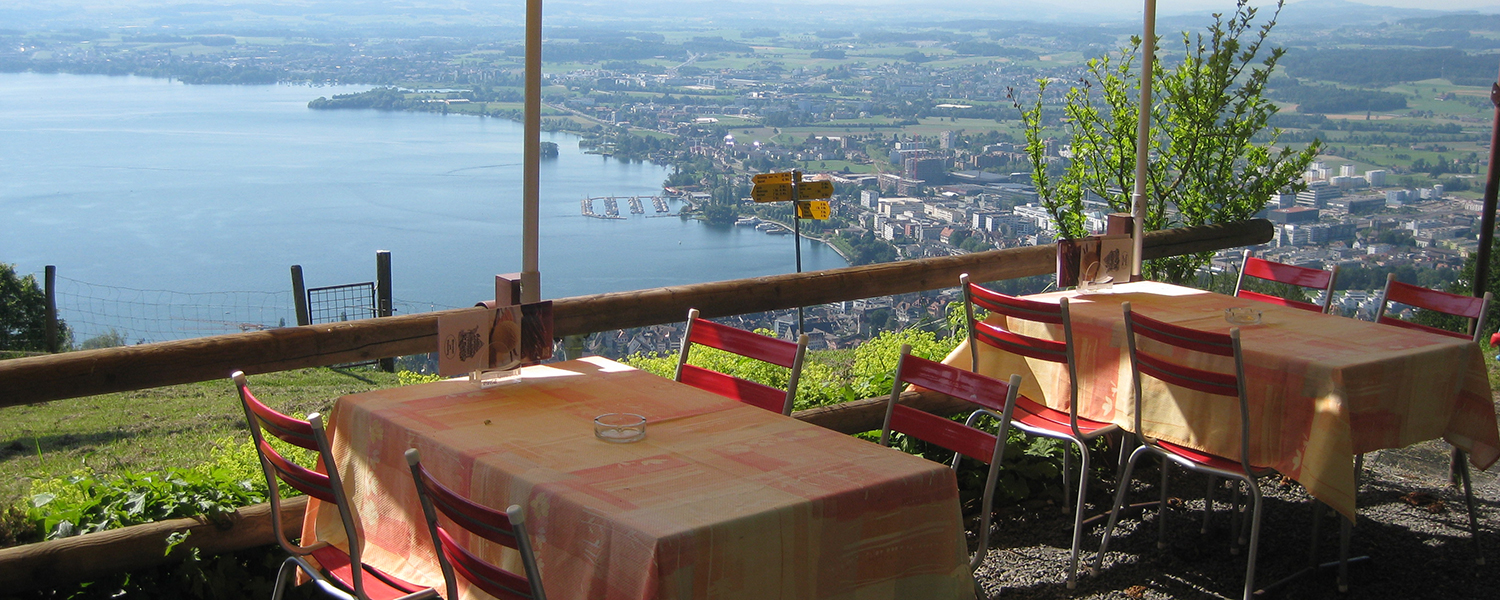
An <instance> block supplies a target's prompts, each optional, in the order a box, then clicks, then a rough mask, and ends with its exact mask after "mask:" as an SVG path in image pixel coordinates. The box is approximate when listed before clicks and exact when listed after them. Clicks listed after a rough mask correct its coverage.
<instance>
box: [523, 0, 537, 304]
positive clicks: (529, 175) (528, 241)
mask: <svg viewBox="0 0 1500 600" xmlns="http://www.w3.org/2000/svg"><path fill="white" fill-rule="evenodd" d="M524 83H525V89H524V92H525V104H524V105H523V107H522V108H523V114H522V137H523V143H522V155H521V162H522V164H523V166H522V181H521V302H523V303H532V302H541V300H542V274H541V269H540V266H539V265H540V259H539V257H538V251H539V246H540V242H539V241H540V239H541V232H540V231H539V230H540V229H541V188H542V183H541V181H542V174H541V173H542V167H541V164H542V0H526V77H525V82H524Z"/></svg>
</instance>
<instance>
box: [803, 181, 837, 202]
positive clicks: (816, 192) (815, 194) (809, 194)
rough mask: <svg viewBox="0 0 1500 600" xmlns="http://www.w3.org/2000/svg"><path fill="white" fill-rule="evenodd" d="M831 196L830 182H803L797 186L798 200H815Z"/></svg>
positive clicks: (831, 184) (831, 187) (831, 183)
mask: <svg viewBox="0 0 1500 600" xmlns="http://www.w3.org/2000/svg"><path fill="white" fill-rule="evenodd" d="M832 196H833V182H832V181H804V182H802V184H801V185H799V186H797V199H798V200H817V199H819V198H830V197H832Z"/></svg>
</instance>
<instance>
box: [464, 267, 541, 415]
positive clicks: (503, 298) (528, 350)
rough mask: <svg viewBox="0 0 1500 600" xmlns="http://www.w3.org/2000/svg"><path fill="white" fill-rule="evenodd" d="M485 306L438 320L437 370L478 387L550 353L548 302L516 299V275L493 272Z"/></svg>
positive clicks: (507, 378) (507, 377) (503, 379)
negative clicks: (490, 294) (491, 291)
mask: <svg viewBox="0 0 1500 600" xmlns="http://www.w3.org/2000/svg"><path fill="white" fill-rule="evenodd" d="M495 296H496V300H495V301H484V302H480V303H478V304H476V305H475V306H476V307H483V308H487V309H489V310H486V311H482V312H480V311H475V312H472V313H464V314H459V315H452V316H447V317H442V318H439V319H438V344H439V346H440V347H439V349H438V350H439V351H438V373H439V374H442V375H461V374H464V373H468V375H469V381H471V382H475V383H478V384H479V386H480V387H481V388H487V387H492V386H495V385H500V384H503V383H508V382H512V381H517V380H519V378H520V372H521V370H520V368H521V367H522V366H523V365H526V364H535V363H539V362H541V361H543V360H546V359H548V358H551V357H552V301H551V300H548V301H545V302H536V303H531V304H518V303H517V302H518V301H519V300H520V277H519V276H518V275H509V276H507V275H496V276H495Z"/></svg>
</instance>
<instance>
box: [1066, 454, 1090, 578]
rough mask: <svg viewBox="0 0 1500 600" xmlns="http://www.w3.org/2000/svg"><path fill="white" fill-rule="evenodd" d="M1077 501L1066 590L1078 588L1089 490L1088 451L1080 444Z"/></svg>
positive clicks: (1074, 511)
mask: <svg viewBox="0 0 1500 600" xmlns="http://www.w3.org/2000/svg"><path fill="white" fill-rule="evenodd" d="M1078 451H1079V454H1078V455H1079V456H1080V457H1082V458H1080V460H1079V461H1078V463H1079V464H1078V468H1079V473H1078V500H1077V501H1076V506H1074V508H1073V550H1072V552H1071V553H1070V554H1069V555H1068V580H1067V583H1068V589H1070V590H1071V589H1076V588H1077V587H1078V546H1079V545H1081V542H1082V541H1083V501H1084V496H1086V495H1088V490H1089V453H1088V449H1087V448H1085V447H1083V446H1082V445H1081V444H1080V445H1078Z"/></svg>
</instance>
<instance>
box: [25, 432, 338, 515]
mask: <svg viewBox="0 0 1500 600" xmlns="http://www.w3.org/2000/svg"><path fill="white" fill-rule="evenodd" d="M289 455H291V456H295V454H291V453H289ZM212 456H213V461H212V462H210V463H207V464H203V465H198V466H196V467H193V468H190V469H175V468H174V469H165V470H162V471H158V472H153V473H125V474H122V475H118V476H114V477H102V476H99V475H97V474H94V473H90V472H88V471H80V472H75V473H73V474H71V475H69V476H67V477H64V478H60V479H49V480H42V481H38V482H36V483H34V484H32V492H33V495H32V497H31V506H30V509H29V511H28V515H27V517H28V520H29V521H30V522H31V523H32V524H33V526H35V527H37V528H38V529H39V530H40V531H41V532H43V534H44V535H45V537H46V539H57V538H64V537H70V536H74V535H79V534H83V533H91V532H95V531H104V530H107V529H115V528H119V527H125V526H129V525H138V524H141V523H150V522H153V521H160V520H163V519H174V518H182V517H194V516H199V515H202V516H205V517H207V518H209V519H210V520H216V519H221V518H223V517H224V516H225V515H227V514H229V513H231V512H233V511H234V509H236V508H238V507H241V506H248V505H251V504H256V503H260V502H264V501H265V500H266V493H267V490H266V481H265V478H264V476H262V475H261V472H260V464H259V461H260V459H259V457H258V456H257V455H256V453H255V447H254V446H253V445H252V444H251V443H250V441H249V440H248V439H246V440H244V441H241V442H235V441H233V440H231V439H228V438H225V439H223V440H220V441H219V442H218V447H217V448H215V449H214V450H213V451H212ZM305 464H308V465H310V464H311V462H310V461H307V462H305Z"/></svg>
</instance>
